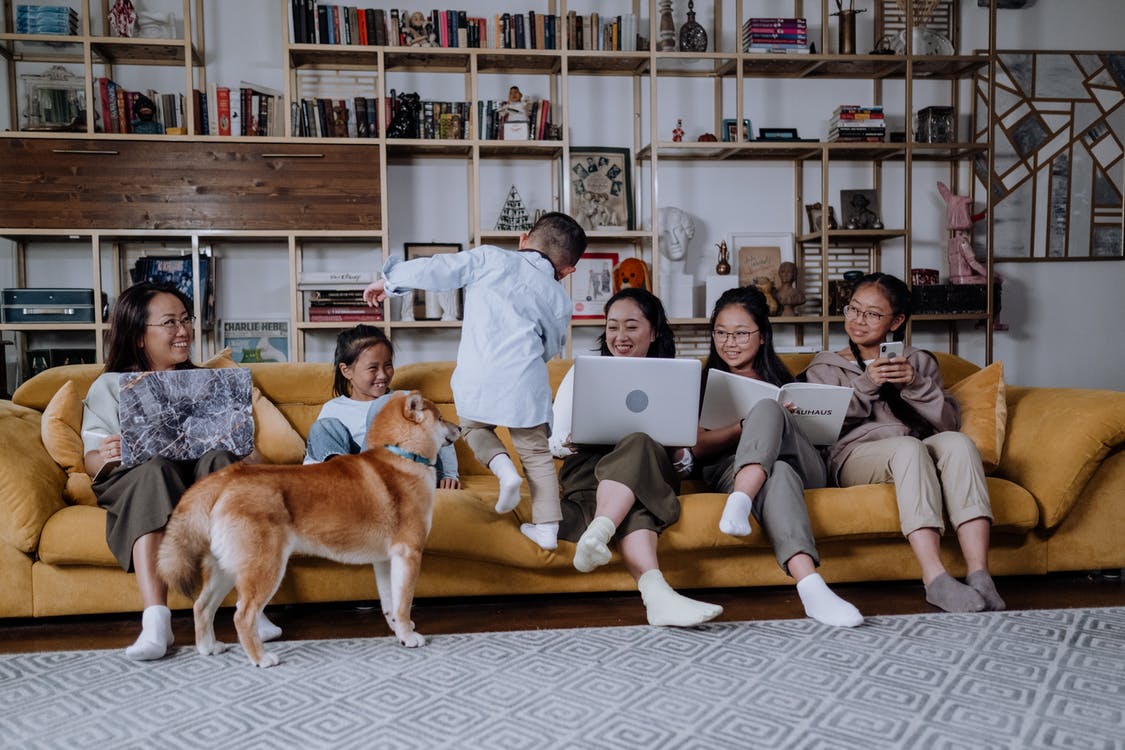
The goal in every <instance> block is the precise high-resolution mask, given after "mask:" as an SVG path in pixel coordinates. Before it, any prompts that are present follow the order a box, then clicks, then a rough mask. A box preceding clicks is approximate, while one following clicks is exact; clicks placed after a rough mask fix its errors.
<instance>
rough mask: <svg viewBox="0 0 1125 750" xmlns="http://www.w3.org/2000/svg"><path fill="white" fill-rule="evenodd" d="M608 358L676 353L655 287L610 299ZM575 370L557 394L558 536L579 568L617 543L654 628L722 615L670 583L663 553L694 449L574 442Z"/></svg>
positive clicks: (605, 335)
mask: <svg viewBox="0 0 1125 750" xmlns="http://www.w3.org/2000/svg"><path fill="white" fill-rule="evenodd" d="M598 348H599V349H600V350H601V354H602V356H603V357H666V358H669V359H670V358H673V357H675V356H676V343H675V340H674V338H673V335H672V327H671V326H670V325H669V324H668V317H667V315H665V313H664V306H663V305H662V304H661V303H660V300H659V299H657V298H656V297H655V296H654V295H653V294H652V293H651V292H649V291H646V290H644V289H638V288H633V287H626V288H625V289H622V290H621V291H620V292H618V293H617V294H615V295H613V296H612V297H610V298H609V301H608V302H606V304H605V329H604V331H603V332H602V335H601V337H600V338H599V340H598ZM573 403H574V370H573V368H572V369H571V370H570V371H569V372H568V373H567V374H566V377H564V378H563V381H562V382H561V383H560V384H559V388H558V391H557V393H556V394H555V403H554V422H553V430H552V435H551V439H550V445H551V452H552V453H553V454H554V455H555V457H556V458H562V459H563V465H562V469H561V470H560V471H559V481H560V482H561V483H562V497H563V502H562V516H563V519H562V522H561V523H560V524H559V538H560V539H566V540H568V541H572V542H575V543H576V546H577V548H576V550H575V553H574V567H575V568H577V569H578V570H579V571H581V572H583V573H588V572H590V571H592V570H594V569H595V568H598V567H600V566H602V565H605V564H606V563H608V562H609V561H610V557H611V552H610V549H609V544H610V542H611V541H616V543H617V548H618V550H619V551H620V553H621V558H622V560H623V561H624V563H625V568H626V569H627V570H628V571H629V573H630V574H631V575H632V576H633V578H634V579H635V580H636V581H637V589H638V590H639V591H640V593H641V600H642V601H643V602H644V605H645V611H646V614H647V615H648V622H649V624H650V625H670V626H678V627H691V626H693V625H699V624H702V623H704V622H707V621H708V620H713V619H714V618H716V617H718V616H719V615H720V614H722V612H723V608H722V607H720V606H719V605H717V604H708V603H706V602H701V601H696V600H694V599H689V598H687V597H686V596H682V595H680V594H678V593H677V592H676V591H675V590H673V589H672V587H671V586H669V585H668V582H667V581H665V580H664V575H663V573H661V572H660V566H659V563H658V562H657V558H656V542H657V539H658V538H659V535H660V534H661V532H663V531H664V529H666V528H668V527H669V526H671V525H672V524H673V523H675V522H676V521H677V520H679V517H680V498H679V491H680V477H683V476H687V474H688V473H690V472H691V467H692V456H691V451H690V450H688V449H686V448H680V449H676V450H673V449H670V448H665V447H664V446H663V445H661V444H660V443H658V442H656V441H655V440H653V439H652V438H650V437H649V436H648V435H645V434H644V433H640V432H637V433H633V434H632V435H627V436H625V437H624V438H622V439H621V440H620V441H619V442H618V443H617V445H572V444H571V442H570V426H571V414H572V407H573Z"/></svg>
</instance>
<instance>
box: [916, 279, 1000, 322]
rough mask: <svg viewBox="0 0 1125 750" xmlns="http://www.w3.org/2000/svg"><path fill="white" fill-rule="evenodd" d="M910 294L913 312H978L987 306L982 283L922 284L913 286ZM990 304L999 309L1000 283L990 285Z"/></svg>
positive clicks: (943, 313) (985, 291)
mask: <svg viewBox="0 0 1125 750" xmlns="http://www.w3.org/2000/svg"><path fill="white" fill-rule="evenodd" d="M910 294H911V307H912V308H913V311H914V312H915V313H931V314H939V315H948V314H954V313H979V312H984V310H985V309H986V308H987V307H988V290H987V289H986V288H985V285H984V284H922V285H919V286H916V287H914V288H913V289H912V290H911V291H910ZM992 306H993V309H995V310H999V309H1000V284H993V286H992Z"/></svg>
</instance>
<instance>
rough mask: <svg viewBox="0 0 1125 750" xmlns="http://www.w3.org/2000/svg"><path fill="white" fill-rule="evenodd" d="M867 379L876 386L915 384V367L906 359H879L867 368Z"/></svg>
mask: <svg viewBox="0 0 1125 750" xmlns="http://www.w3.org/2000/svg"><path fill="white" fill-rule="evenodd" d="M867 378H868V380H870V381H871V382H872V383H874V384H875V385H883V383H891V384H894V385H907V384H909V383H912V382H914V366H913V365H912V364H910V360H908V359H906V358H905V357H879V358H878V359H876V360H874V361H873V362H872V363H871V364H870V365H868V366H867Z"/></svg>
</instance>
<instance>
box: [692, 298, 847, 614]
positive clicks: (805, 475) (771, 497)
mask: <svg viewBox="0 0 1125 750" xmlns="http://www.w3.org/2000/svg"><path fill="white" fill-rule="evenodd" d="M712 369H716V370H722V371H725V372H729V373H732V374H735V375H741V376H744V377H748V378H755V379H757V380H764V381H766V382H768V383H772V384H773V385H782V384H784V383H788V382H790V381H792V380H793V376H792V375H790V374H789V371H788V370H786V369H785V365H783V364H782V363H781V360H780V359H779V358H778V356H777V353H776V352H775V351H774V349H773V329H772V328H771V326H770V320H769V308H768V306H767V303H766V298H765V296H764V295H763V294H762V293H761V292H760V291H758V290H757V289H756V288H754V287H742V288H739V289H731V290H728V291H726V292H724V293H723V295H722V296H721V297H719V300H718V302H716V303H715V310H714V312H713V313H712V314H711V353H710V356H709V357H708V358H707V365H706V368H705V370H704V377H706V374H707V373H708V372H710V371H711V370H712ZM787 406H788V405H784V406H783V405H782V404H779V403H778V402H777V401H774V400H772V399H762V400H761V401H758V402H757V403H755V404H754V406H752V407H751V408H750V411H749V412H748V413H747V414H745V415H742V416H741V418H739V419H738V420H737V421H734V422H731V423H730V424H729V425H726V426H725V427H721V428H716V429H712V430H705V429H702V428H700V430H699V438H698V440H697V441H696V444H695V454H696V458H697V460H698V461H699V462H700V464H702V471H703V479H704V480H705V481H706V482H707V484H708V485H710V486H711V487H712V488H714V489H715V490H718V491H720V492H726V493H729V495H728V497H727V503H726V507H725V508H724V509H723V517H722V520H721V521H719V529H720V530H721V531H723V533H726V534H731V535H732V536H748V535H749V534H750V532H751V528H750V516H751V515H753V516H754V518H755V520H757V522H758V525H759V526H761V527H762V530H763V531H764V532H765V533H766V536H767V537H768V538H769V540H770V544H771V545H772V546H773V549H774V553H775V555H776V556H777V563H778V565H780V566H781V569H782V570H784V571H785V572H786V573H787V574H789V575H790V576H792V577H793V578H794V579H795V580H796V581H797V593H798V595H799V596H800V597H801V603H802V604H803V605H804V607H805V613H806V614H807V615H808V616H809V617H812V618H813V619H814V620H817V621H818V622H822V623H824V624H826V625H834V626H837V627H854V626H856V625H859V624H861V623H862V622H863V615H861V614H860V613H859V610H857V609H856V608H855V607H854V606H852V605H851V604H849V603H848V602H846V601H844V600H843V599H841V598H840V597H838V596H837V595H836V594H835V593H833V592H832V590H831V589H829V588H828V584H826V583H825V582H824V579H823V578H821V576H820V574H819V573H817V572H816V566H817V565H818V564H819V560H820V558H819V555H818V554H817V551H816V542H815V540H814V539H813V534H812V525H811V523H810V522H809V512H808V509H807V508H806V506H805V492H804V491H805V489H806V488H808V489H812V488H816V487H823V486H825V483H826V481H827V474H826V471H825V467H824V459H823V458H821V456H820V453H819V452H818V451H817V449H816V447H815V446H814V445H813V444H812V443H811V442H810V441H809V439H808V438H807V437H806V436H805V434H804V433H803V432H801V430H800V428H799V427H798V426H797V424H796V421H795V419H794V417H793V415H792V414H791V413H790V411H789V409H788V408H786V407H787Z"/></svg>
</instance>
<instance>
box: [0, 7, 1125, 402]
mask: <svg viewBox="0 0 1125 750" xmlns="http://www.w3.org/2000/svg"><path fill="white" fill-rule="evenodd" d="M157 1H158V0H152V1H151V2H149V3H146V7H148V6H150V5H154V4H156V2H157ZM159 1H161V2H169V0H159ZM756 2H757V0H754V2H750V3H744V6H747V7H750V6H753V7H755V8H756V7H757V6H756V5H755V3H756ZM769 3H772V4H773V5H774V6H777V7H772V6H771V7H763V11H762V12H763V13H776V14H779V15H780V14H784V13H786V12H787V11H786V10H785V8H786V6H789V4H788V3H785V2H779V0H769ZM280 4H282V0H243V2H240V3H230V2H223V3H219V2H218V1H217V0H215V1H214V2H207V3H206V11H207V23H206V39H207V64H208V68H207V72H208V80H209V81H212V82H218V83H220V84H224V85H231V86H237V85H238V82H239V81H241V80H250V81H255V82H257V83H261V84H264V85H267V86H271V87H275V88H281V87H282V84H283V71H282V69H281V53H280V51H279V49H278V46H279V39H280V37H281V33H282V32H281V28H282V27H281V19H280V15H279V14H278V13H277V7H278V5H280ZM373 4H375V3H373ZM378 4H379V5H381V6H383V7H389V6H388V5H387V4H385V3H378ZM173 5H174V6H175V7H179V3H178V0H177V1H176V2H174V3H173ZM465 5H468V4H467V3H466V4H465ZM510 5H511V4H510V3H505V2H500V1H499V0H495V1H494V0H484V1H482V2H474V3H472V8H473V9H474V11H478V9H479V12H481V13H482V14H483V13H485V12H488V13H491V12H496V11H498V10H510V9H511V8H510V7H509V6H510ZM531 5H536V3H531V4H529V7H530V6H531ZM587 5H590V4H583V5H582V6H581V7H580V8H579V9H580V10H587V11H588V10H589V8H588V7H586V6H587ZM596 5H597V8H598V10H599V11H600V12H602V13H604V14H609V13H613V12H624V11H627V10H629V9H630V6H631V3H630V2H628V1H627V0H612V1H611V2H599V3H597V4H596ZM675 5H676V6H677V8H678V7H679V6H681V5H683V6H686V4H685V3H676V4H675ZM706 5H708V4H707V3H705V2H702V3H697V10H698V12H699V20H700V21H701V22H702V23H704V24H705V25H708V24H709V23H710V11H709V9H708V8H704V7H703V6H706ZM725 5H726V6H728V7H727V13H728V14H729V13H732V12H733V5H734V4H733V3H726V4H725ZM805 5H806V10H807V11H808V12H810V13H816V12H819V10H818V9H817V8H818V6H819V3H815V2H813V3H806V4H805ZM961 5H962V8H963V22H962V35H963V39H962V48H963V49H972V48H974V47H983V46H985V45H986V43H987V38H986V37H985V31H986V24H985V23H984V20H985V18H986V15H985V14H986V11H985V9H979V8H977V7H976V3H975V1H974V0H961ZM789 7H791V6H789ZM1120 11H1121V3H1120V0H1083V1H1082V2H1080V3H1074V2H1071V3H1058V2H1049V1H1048V0H1038V1H1037V2H1034V3H1033V4H1032V5H1031V6H1030V7H1028V8H1025V9H1023V10H1012V11H1000V12H999V17H998V36H999V43H998V46H999V47H1000V48H1001V49H1045V50H1046V49H1097V50H1102V49H1114V48H1115V47H1116V48H1120V47H1121V45H1120V31H1121V23H1120V20H1119V19H1120ZM683 12H684V11H683V9H679V10H678V12H677V25H678V24H679V23H680V22H681V21H682V14H683ZM860 18H861V19H863V17H862V16H861V17H860ZM646 20H647V19H646ZM810 25H811V26H812V28H810V32H811V33H812V34H813V35H815V38H817V39H818V40H819V21H818V20H813V19H812V18H811V17H810ZM724 26H725V27H726V34H725V36H727V37H728V38H729V37H730V36H731V35H732V34H733V29H732V26H733V24H732V23H731V22H730V21H729V20H728V21H724ZM834 28H835V22H834V21H833V22H832V29H833V30H834ZM864 34H865V30H864V28H862V23H861V30H860V46H861V47H862V46H863V45H864V44H865V41H866V40H865V38H864ZM833 36H834V35H833ZM727 46H729V43H728V45H727ZM137 75H147V72H145V71H140V72H138V73H137ZM449 79H452V80H449ZM510 83H517V84H518V85H520V86H521V88H522V89H523V90H524V92H525V93H529V94H536V95H540V96H541V95H545V94H546V93H547V91H546V87H547V83H546V79H543V78H536V77H534V76H531V77H514V76H489V77H486V79H485V80H482V83H481V86H482V93H483V95H484V96H486V97H488V96H491V97H495V98H501V96H502V92H504V91H506V89H507V85H509V84H510ZM389 85H393V86H396V87H397V88H399V89H400V90H402V89H403V88H406V89H410V88H417V89H418V90H420V91H422V92H423V93H425V94H426V95H428V96H432V97H435V98H436V97H438V96H447V97H448V98H461V97H460V96H459V91H460V89H461V86H462V78H461V77H460V76H447V77H445V79H444V80H443V81H441V82H437V83H435V82H433V81H432V80H430V79H428V80H426V81H424V82H419V81H418V80H416V79H415V78H411V77H408V76H405V75H402V76H397V77H396V78H395V79H393V80H392V81H390V82H389ZM727 86H728V89H727V94H728V96H726V97H725V99H726V100H727V101H728V102H733V96H730V94H732V93H733V91H732V89H731V87H732V86H733V84H731V83H728V84H727ZM890 86H892V84H889V87H890ZM647 89H648V85H647V82H646V83H645V85H644V87H643V93H644V104H643V107H644V109H643V111H644V113H645V117H643V118H642V121H645V120H647V119H648V118H647V113H648V109H647V108H648V91H647ZM923 90H924V89H923ZM870 91H871V87H870V85H869V84H865V83H862V82H856V83H848V82H816V81H810V82H792V81H757V82H752V83H748V84H747V90H746V92H745V96H746V111H745V113H744V114H745V116H747V117H749V118H750V119H752V120H753V126H754V128H755V129H757V128H759V127H762V126H767V127H769V126H793V125H796V126H798V127H799V128H800V130H801V133H802V135H807V136H810V137H812V136H821V135H823V131H824V129H825V123H826V121H827V118H828V116H829V113H830V110H831V109H832V107H834V106H835V105H836V104H837V103H841V102H843V101H844V100H849V101H852V100H854V101H856V102H864V101H866V100H867V99H869V97H870ZM915 95H916V97H917V96H918V93H917V92H916V94H915ZM900 96H901V93H898V94H896V93H895V92H894V91H893V89H892V90H891V91H890V93H889V94H888V99H887V101H888V105H889V106H890V105H891V102H893V101H894V99H895V98H896V97H900ZM570 101H571V103H572V108H573V112H572V114H571V116H570V118H569V120H570V123H571V134H570V135H571V144H572V145H576V146H586V145H612V146H632V130H631V128H632V122H633V117H634V114H635V113H634V111H633V109H632V106H631V105H632V85H631V83H630V82H629V81H628V80H626V79H620V78H612V77H602V76H597V77H594V76H591V77H572V78H571V79H570ZM659 101H660V107H659V112H658V117H657V121H656V122H655V123H654V125H653V127H654V128H655V129H656V131H657V134H658V136H659V137H662V138H665V139H666V138H667V137H668V133H670V132H671V129H672V127H673V126H674V125H675V119H676V118H677V117H682V118H684V127H685V129H686V130H687V131H688V138H689V139H693V138H694V137H695V136H696V135H698V133H699V132H702V131H704V130H711V129H712V127H711V117H712V112H711V109H712V106H711V87H710V84H702V83H699V82H695V81H689V80H682V79H681V80H671V81H667V82H664V83H662V84H661V89H660V93H659ZM728 108H729V111H724V112H723V116H725V117H733V116H734V111H733V104H728ZM642 141H643V142H645V143H647V142H648V134H647V133H645V134H644V135H643V136H642ZM483 174H484V182H485V184H484V186H483V189H482V196H481V221H482V225H483V226H485V227H488V226H491V224H492V222H494V221H495V218H496V216H497V215H498V214H499V209H500V206H501V204H502V202H503V199H504V197H505V195H506V194H507V190H508V187H509V186H510V185H511V184H516V185H517V187H518V189H519V190H520V193H521V195H522V197H523V199H524V202H525V204H527V205H528V207H529V208H532V209H533V208H535V207H546V206H548V205H550V203H551V200H552V186H551V184H550V181H549V179H548V178H547V177H546V176H545V175H544V174H543V173H542V171H536V170H534V168H530V167H528V166H527V165H526V163H523V162H501V163H489V164H488V165H487V166H486V167H485V171H484V172H483ZM869 174H870V170H868V169H866V168H862V167H856V168H852V169H847V168H845V169H843V170H841V171H837V169H836V168H834V169H833V172H832V175H831V177H832V183H831V186H830V193H829V194H830V196H832V195H838V190H839V189H840V188H842V187H864V186H866V185H865V184H864V182H863V181H864V180H870V177H869ZM945 175H946V170H945V169H944V168H938V167H922V166H919V165H916V168H915V176H914V181H913V184H912V190H913V201H914V229H915V232H914V242H913V249H912V252H913V256H914V262H913V265H915V266H928V267H935V268H940V269H942V272H943V273H944V272H945V258H944V237H945V233H944V225H943V219H944V209H943V205H942V203H941V202H940V199H939V198H938V197H937V195H936V192H935V191H934V187H933V186H934V182H935V181H936V180H937V179H943V178H944V177H945ZM963 175H964V173H963ZM645 179H647V177H646V178H645ZM658 179H659V187H658V189H659V191H660V203H661V205H676V206H680V207H682V208H684V209H685V210H687V211H689V212H690V213H692V214H693V215H694V216H695V217H696V222H697V232H696V236H695V240H694V241H693V243H692V246H691V257H690V259H689V261H690V262H689V269H688V270H690V271H692V272H694V273H695V274H696V275H697V276H698V277H699V278H702V276H704V275H706V274H707V273H708V272H710V269H712V268H713V265H714V260H715V255H716V252H715V248H714V244H715V243H717V242H718V241H719V240H721V239H724V238H728V237H729V235H730V233H731V232H746V231H755V232H773V231H780V232H792V231H794V230H795V229H796V227H794V222H793V209H794V200H793V179H794V177H793V170H792V168H791V167H790V166H789V165H788V164H767V163H739V164H719V165H716V164H705V165H685V164H683V163H680V164H668V163H667V162H666V163H665V165H664V166H662V167H661V170H660V172H659V173H658ZM805 179H806V202H807V201H811V200H815V199H816V198H815V197H813V198H810V197H809V195H810V192H809V191H815V190H817V189H818V186H819V174H818V173H813V172H811V171H810V170H806V175H805ZM391 180H392V183H393V184H392V187H393V188H394V190H393V191H392V192H391V193H390V211H391V214H392V216H393V217H394V223H393V229H392V234H391V236H390V237H389V238H388V244H389V248H390V250H391V252H400V251H401V247H402V244H403V243H404V242H419V241H421V242H427V241H442V242H446V241H449V242H467V240H468V237H467V236H466V235H467V230H466V226H467V217H466V215H465V213H464V210H463V209H462V208H461V207H462V206H465V205H466V203H465V198H466V191H467V179H466V176H465V172H464V169H463V167H461V166H458V165H457V164H456V163H454V162H450V161H448V160H426V161H422V162H420V163H418V164H413V165H410V166H395V167H393V168H392V174H391ZM901 190H902V185H901V177H899V178H898V179H897V182H896V179H895V177H894V175H893V173H892V172H891V171H890V170H889V171H888V172H887V176H886V177H885V182H884V199H883V205H884V210H885V211H886V212H887V219H888V221H889V222H890V223H889V224H888V225H891V224H893V223H894V221H893V218H894V212H895V211H896V210H897V211H899V212H900V213H901V203H896V202H895V200H894V199H893V196H894V194H895V193H896V192H897V193H901ZM650 201H651V197H650V196H647V195H643V196H642V202H641V203H640V205H638V207H637V215H638V217H641V218H642V219H644V218H645V217H647V216H648V215H649V214H650V212H651V203H650ZM832 202H834V203H838V200H833V201H832ZM451 206H452V207H454V208H455V210H448V208H449V207H451ZM896 206H898V207H897V208H896ZM599 249H614V248H606V247H601V248H599ZM279 252H281V253H282V256H281V257H284V256H283V252H284V250H283V249H282V250H280V251H279ZM897 252H899V250H896V246H895V245H894V244H893V243H892V244H889V245H888V246H887V247H886V248H885V257H886V262H885V264H884V268H887V269H888V270H893V271H897V270H899V269H901V268H902V264H901V261H900V260H897V257H899V256H897V255H896V253H897ZM224 253H225V254H226V255H225V257H226V260H225V261H224V262H225V263H226V265H225V268H226V270H227V273H226V276H225V278H224V279H223V280H221V282H220V289H219V292H220V295H221V298H220V299H221V300H227V301H220V306H221V307H222V306H224V305H225V306H226V309H225V310H224V309H220V314H222V315H226V316H228V317H239V316H246V315H249V314H257V315H260V316H268V315H278V316H284V315H285V314H286V302H285V299H286V298H285V295H284V294H272V293H271V294H269V295H263V296H262V297H261V298H259V299H257V300H255V301H254V302H251V301H250V300H248V299H247V295H245V288H246V287H245V284H244V283H242V280H241V278H235V276H236V275H240V274H241V273H242V272H243V271H245V270H248V269H250V268H251V267H252V268H253V269H254V271H253V273H254V274H255V278H257V279H259V281H258V282H257V283H258V284H259V285H261V288H265V289H275V288H280V287H283V286H284V284H285V283H286V281H285V273H286V270H285V269H286V266H285V264H284V262H282V263H273V262H267V261H266V260H265V258H266V256H267V255H268V253H269V248H268V247H267V248H264V249H263V248H260V247H242V246H240V247H237V248H231V249H224ZM54 260H55V257H51V258H44V259H43V260H42V261H41V262H43V263H46V264H48V266H49V267H52V268H53V267H56V266H57V264H55V263H54ZM258 260H261V261H262V262H256V261H258ZM36 267H38V266H36ZM236 270H237V271H238V273H237V274H235V273H233V271H236ZM1000 271H1001V273H1002V274H1003V275H1004V277H1005V279H1006V283H1005V287H1004V299H1003V313H1002V316H1001V317H1002V319H1003V321H1004V322H1006V323H1008V324H1009V325H1010V326H1011V329H1010V330H1009V331H1007V332H998V333H996V335H995V338H994V344H995V355H994V356H995V358H996V359H1001V360H1003V361H1004V362H1005V366H1006V376H1007V378H1008V380H1009V381H1010V382H1013V383H1017V384H1022V385H1056V386H1083V387H1108V388H1123V387H1125V375H1123V374H1122V373H1125V346H1123V344H1125V341H1123V340H1122V339H1123V337H1122V336H1121V334H1120V333H1119V332H1118V326H1119V321H1121V320H1122V318H1123V317H1125V303H1123V302H1122V301H1121V300H1122V294H1121V289H1122V287H1123V286H1125V262H1100V263H1082V262H1068V263H1051V264H1045V263H1039V264H1033V263H1024V264H1011V263H1009V264H1003V265H1002V266H1001V267H1000ZM275 276H276V278H275ZM13 278H14V260H13V258H12V249H11V245H10V243H7V242H0V285H3V286H8V285H11V283H12V282H11V280H12V279H13ZM75 284H76V285H80V283H79V282H75ZM247 307H249V308H250V309H249V310H248V309H247ZM274 308H277V309H276V310H275V309H274ZM1078 331H1081V333H1078ZM587 333H590V332H586V331H583V332H582V334H581V335H578V336H576V343H575V348H576V350H578V349H581V348H582V347H583V346H584V345H585V342H587V341H589V340H591V339H592V335H587ZM324 338H325V340H324V341H319V340H318V341H317V342H314V343H313V344H312V354H311V357H312V358H317V359H324V358H329V357H330V356H331V340H330V337H324ZM397 342H398V346H399V360H400V362H408V361H414V360H421V359H430V358H438V357H451V356H452V354H453V352H454V350H455V345H456V336H455V334H451V333H450V332H448V331H445V332H441V331H439V332H434V333H432V334H426V335H424V336H422V335H417V334H416V333H415V332H411V333H410V334H409V335H406V334H400V335H399V336H398V337H397ZM915 342H916V343H920V344H921V345H932V346H934V347H935V348H944V347H945V346H946V337H945V335H944V331H943V330H937V329H934V328H933V327H931V328H929V329H927V328H926V327H924V326H920V327H919V328H918V329H917V330H916V333H915ZM836 343H837V342H835V341H834V342H833V344H834V345H835V344H836ZM959 346H960V351H961V353H962V354H963V355H964V356H966V357H968V358H969V359H972V360H974V361H977V362H983V360H984V345H983V337H982V336H981V334H980V333H979V332H978V331H975V330H974V329H973V327H972V326H971V325H966V326H962V327H961V328H960V329H959Z"/></svg>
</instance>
